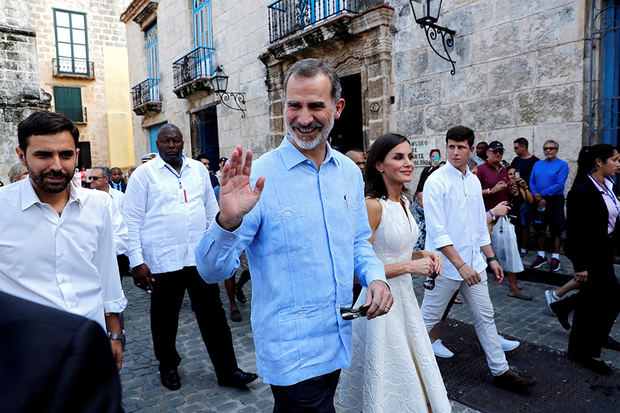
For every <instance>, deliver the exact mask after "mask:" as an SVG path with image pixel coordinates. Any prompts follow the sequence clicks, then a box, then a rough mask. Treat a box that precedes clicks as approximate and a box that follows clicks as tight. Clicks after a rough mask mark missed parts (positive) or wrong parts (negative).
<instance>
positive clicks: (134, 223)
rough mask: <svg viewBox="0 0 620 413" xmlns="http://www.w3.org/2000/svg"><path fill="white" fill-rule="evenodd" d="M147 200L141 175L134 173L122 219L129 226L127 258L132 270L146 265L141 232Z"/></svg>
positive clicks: (126, 195)
mask: <svg viewBox="0 0 620 413" xmlns="http://www.w3.org/2000/svg"><path fill="white" fill-rule="evenodd" d="M146 200H147V189H146V187H145V186H144V184H143V183H142V182H141V181H140V175H139V174H138V176H136V173H135V172H134V174H133V178H131V179H130V180H129V184H128V185H127V189H126V190H125V197H124V198H123V210H122V217H123V220H124V221H125V224H126V225H127V232H128V234H129V247H128V249H127V256H128V257H129V262H130V265H131V267H132V268H133V267H137V266H138V265H140V264H144V257H143V255H142V242H141V237H140V231H141V227H142V220H143V219H144V215H145V214H146Z"/></svg>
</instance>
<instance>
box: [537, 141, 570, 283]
mask: <svg viewBox="0 0 620 413" xmlns="http://www.w3.org/2000/svg"><path fill="white" fill-rule="evenodd" d="M559 148H560V146H559V144H558V143H557V142H556V141H553V140H548V141H546V142H545V144H544V145H543V151H544V153H545V159H543V160H542V161H538V162H536V163H535V164H534V168H532V174H531V175H530V189H531V191H532V194H533V195H534V204H535V206H536V207H537V211H536V212H535V218H534V227H535V228H536V232H537V234H536V239H537V242H538V255H537V256H536V260H534V263H533V264H532V268H540V267H542V266H543V265H544V264H546V263H547V258H546V257H545V232H546V230H547V227H549V231H550V232H551V235H552V236H553V254H552V255H551V270H552V271H554V272H557V271H559V270H560V240H561V235H562V232H564V230H565V229H566V218H565V216H564V184H565V183H566V178H568V164H567V163H566V162H564V161H563V160H561V159H559V158H558V150H559Z"/></svg>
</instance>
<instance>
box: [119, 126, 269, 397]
mask: <svg viewBox="0 0 620 413" xmlns="http://www.w3.org/2000/svg"><path fill="white" fill-rule="evenodd" d="M156 144H157V149H158V151H159V155H157V156H156V157H155V158H154V159H153V160H151V161H149V162H147V163H146V164H144V165H142V166H141V167H140V168H138V169H136V170H135V172H134V173H133V175H132V178H131V180H130V181H129V185H128V186H127V190H126V191H125V199H124V201H123V218H124V219H125V223H126V224H127V227H128V229H129V251H128V253H127V255H128V256H129V261H130V263H131V267H132V269H133V271H132V274H133V277H134V283H135V284H136V285H137V286H138V287H140V288H142V289H144V290H146V291H150V292H151V332H152V334H153V348H154V350H155V357H156V358H157V360H159V371H160V376H161V382H162V385H163V386H165V387H166V388H168V389H170V390H177V389H179V388H180V387H181V379H180V377H179V375H178V372H177V367H178V365H179V364H180V362H181V357H180V356H179V354H178V353H177V351H176V345H175V342H176V334H177V327H178V323H179V311H180V310H181V305H182V303H183V297H184V295H185V290H187V291H188V293H189V297H190V300H191V302H192V309H193V310H194V314H196V320H197V321H198V327H199V328H200V332H201V334H202V338H203V340H204V342H205V346H206V347H207V351H208V352H209V357H210V358H211V362H212V363H213V368H214V370H215V375H216V376H217V379H218V383H219V384H220V385H221V386H243V385H245V384H247V383H249V382H251V381H254V380H256V378H257V377H258V376H257V375H256V374H252V373H246V372H244V371H242V370H240V369H239V368H238V366H237V360H236V358H235V351H234V349H233V343H232V335H231V333H230V328H229V327H228V323H227V322H226V314H225V313H224V309H223V308H222V302H221V300H220V290H219V287H218V285H217V284H207V283H206V282H205V281H204V280H203V279H202V278H201V277H200V275H199V274H198V271H197V270H196V261H195V258H194V248H195V246H196V243H197V242H198V240H199V239H200V237H201V236H202V233H203V232H204V231H205V229H206V228H207V226H208V224H209V223H210V222H211V221H212V220H213V219H214V218H215V215H216V214H217V212H218V206H217V201H216V199H215V195H214V194H213V188H212V187H211V180H210V179H209V171H208V170H207V168H205V167H204V165H203V164H202V163H201V162H198V161H195V160H193V159H190V158H186V157H185V156H184V155H183V136H182V135H181V131H180V130H179V128H177V127H176V126H174V125H172V124H166V125H164V126H162V127H161V129H160V130H159V133H158V135H157V141H156Z"/></svg>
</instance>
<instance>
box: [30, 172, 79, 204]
mask: <svg viewBox="0 0 620 413" xmlns="http://www.w3.org/2000/svg"><path fill="white" fill-rule="evenodd" d="M19 184H20V185H21V190H20V192H21V201H22V205H21V208H22V211H25V210H26V209H28V208H30V207H31V206H33V205H35V204H43V202H41V200H40V199H39V196H38V195H37V193H36V192H35V191H34V188H33V187H32V182H30V178H26V179H22V180H21V181H20V182H19ZM69 189H70V190H69V200H68V201H67V205H68V204H70V203H72V202H77V203H78V205H80V206H82V205H83V202H84V200H85V198H86V196H87V194H86V193H85V191H79V190H78V189H77V188H76V187H74V186H73V185H72V184H71V182H69Z"/></svg>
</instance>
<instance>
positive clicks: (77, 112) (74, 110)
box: [54, 106, 88, 123]
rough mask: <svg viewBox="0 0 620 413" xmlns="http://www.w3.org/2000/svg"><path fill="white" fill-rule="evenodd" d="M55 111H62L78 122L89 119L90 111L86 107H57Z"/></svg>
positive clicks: (84, 121)
mask: <svg viewBox="0 0 620 413" xmlns="http://www.w3.org/2000/svg"><path fill="white" fill-rule="evenodd" d="M54 112H56V113H62V114H63V115H65V116H66V117H68V118H69V119H71V120H72V121H74V122H77V123H86V122H87V121H88V116H87V115H88V112H87V110H86V108H85V107H68V106H67V107H55V108H54Z"/></svg>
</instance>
